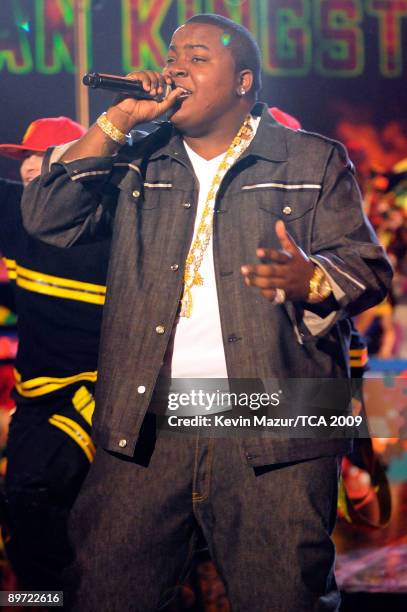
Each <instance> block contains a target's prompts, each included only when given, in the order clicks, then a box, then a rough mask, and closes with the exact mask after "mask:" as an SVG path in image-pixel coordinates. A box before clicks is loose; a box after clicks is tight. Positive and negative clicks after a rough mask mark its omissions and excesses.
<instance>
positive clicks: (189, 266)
mask: <svg viewBox="0 0 407 612" xmlns="http://www.w3.org/2000/svg"><path fill="white" fill-rule="evenodd" d="M251 119H252V118H251V115H247V117H246V118H245V120H244V122H243V123H242V125H241V126H240V129H239V131H238V133H237V134H236V136H235V138H234V139H233V141H232V143H231V145H230V146H229V148H228V150H227V151H226V153H225V155H224V157H223V159H222V161H221V162H220V164H219V167H218V169H217V171H216V174H215V177H214V179H213V181H212V185H211V187H210V189H209V192H208V195H207V198H206V202H205V206H204V209H203V211H202V216H201V219H200V221H199V225H198V229H197V232H196V235H195V238H194V240H193V243H192V246H191V248H190V249H189V253H188V256H187V258H186V261H185V271H184V291H183V294H182V299H181V317H190V316H191V314H192V288H193V287H194V286H202V285H203V278H202V275H201V274H200V273H199V268H200V267H201V264H202V260H203V258H204V255H205V253H206V250H207V248H208V245H209V243H210V240H211V237H212V230H213V211H214V206H215V199H216V194H217V192H218V189H219V187H220V184H221V182H222V179H223V177H224V176H225V174H226V172H227V171H228V170H229V168H230V167H231V166H232V165H233V164H234V162H235V161H236V160H237V158H238V157H240V155H241V154H242V153H243V151H244V150H245V149H246V148H247V147H248V146H249V144H250V142H251V140H252V139H253V136H254V130H253V127H252V125H251Z"/></svg>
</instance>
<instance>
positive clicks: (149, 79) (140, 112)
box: [107, 70, 185, 134]
mask: <svg viewBox="0 0 407 612" xmlns="http://www.w3.org/2000/svg"><path fill="white" fill-rule="evenodd" d="M126 78H127V79H133V80H135V81H141V82H142V84H143V88H144V90H145V91H146V92H148V93H150V94H151V95H152V96H157V95H158V96H159V95H162V94H163V93H164V91H165V89H166V86H167V85H172V79H171V77H169V76H168V75H163V74H161V73H159V72H155V71H154V70H142V71H140V72H131V73H130V74H128V75H127V76H126ZM184 91H185V90H184V89H183V88H182V87H176V88H175V89H173V90H172V91H171V92H170V94H169V96H168V97H167V98H166V99H165V100H163V101H162V102H156V101H154V100H136V99H135V98H123V96H120V97H118V98H117V99H116V101H115V102H114V103H113V104H112V106H110V107H109V110H108V111H107V118H108V119H109V121H111V122H112V123H113V125H114V126H115V127H116V128H117V129H119V130H120V131H121V132H124V133H125V134H127V133H128V132H130V130H131V129H133V128H134V126H136V125H137V124H139V123H146V122H148V121H154V119H157V117H160V116H161V115H163V114H164V113H166V112H168V111H169V110H170V109H171V108H172V107H173V106H174V105H175V104H176V102H177V100H178V98H179V97H180V96H181V95H182V94H183V93H184Z"/></svg>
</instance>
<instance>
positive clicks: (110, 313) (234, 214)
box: [25, 14, 391, 612]
mask: <svg viewBox="0 0 407 612" xmlns="http://www.w3.org/2000/svg"><path fill="white" fill-rule="evenodd" d="M131 78H134V79H138V80H140V81H142V83H143V87H144V89H145V90H146V91H148V92H150V93H151V94H152V95H159V94H160V93H162V91H163V90H164V88H165V86H166V84H171V85H172V87H173V89H172V91H171V93H170V95H169V96H168V97H167V98H166V99H165V100H164V101H162V102H157V101H154V100H147V101H146V100H143V101H141V100H135V99H130V98H126V99H121V100H119V101H116V102H115V103H114V104H113V105H112V106H110V107H109V109H108V110H107V112H106V113H105V114H103V115H102V116H101V117H99V119H98V120H97V122H96V124H95V125H94V126H92V127H91V129H90V130H89V131H88V133H87V134H86V135H85V136H84V137H83V138H81V139H80V140H78V141H77V142H76V143H75V144H73V145H70V146H69V147H68V148H66V147H65V148H62V149H61V148H59V149H58V148H56V149H54V151H53V152H52V153H49V154H48V159H46V160H45V162H44V165H43V173H42V176H41V179H40V180H38V181H36V182H34V183H33V184H32V185H31V186H30V188H29V190H28V194H27V207H26V209H25V223H26V226H27V228H28V229H29V231H31V232H32V233H34V234H35V235H36V236H37V237H39V238H41V239H42V240H44V241H48V242H50V243H53V244H55V245H58V246H66V247H71V246H72V245H75V244H86V243H88V242H89V241H96V240H100V239H102V238H103V237H105V236H107V235H109V234H110V233H112V240H113V242H112V254H111V259H110V272H109V276H108V290H107V300H106V306H105V311H104V322H103V326H102V339H101V349H100V358H99V377H98V388H97V395H96V406H97V408H96V413H95V417H94V432H93V434H94V438H95V440H96V442H97V444H98V450H97V452H96V458H95V460H94V463H93V465H92V467H91V470H90V473H89V476H88V478H87V480H86V482H85V486H84V488H83V490H82V493H81V495H80V497H79V500H78V502H77V504H76V506H75V508H74V516H73V524H72V534H73V540H74V545H75V549H76V561H75V565H74V568H73V571H72V572H71V574H70V577H71V580H73V582H74V583H75V591H76V595H75V603H74V604H73V606H74V608H75V609H78V610H81V611H82V612H83V611H85V610H86V611H93V610H94V611H96V610H98V611H100V610H109V611H110V610H120V611H122V610H129V611H130V610H131V611H136V610H137V611H139V612H147V611H153V610H157V609H159V608H160V607H161V606H163V605H164V603H165V602H166V601H168V600H169V599H170V596H171V591H172V589H173V587H174V586H175V585H176V584H177V583H178V582H179V580H180V579H182V577H183V575H184V574H185V572H186V571H187V569H188V565H189V561H190V557H191V554H192V552H193V550H194V547H195V545H196V541H197V536H198V534H201V535H202V534H203V535H204V537H205V539H206V542H207V544H208V547H209V550H210V553H211V555H212V558H213V559H214V561H215V563H216V566H217V568H218V570H219V572H220V575H221V576H222V578H223V580H224V583H225V585H226V589H227V592H228V596H229V598H230V601H231V605H232V609H233V610H236V611H241V612H247V611H248V610H251V611H255V612H263V611H264V612H310V611H311V610H313V611H319V612H322V611H324V612H327V611H334V610H338V609H339V594H338V589H337V586H336V583H335V578H334V574H333V564H334V546H333V544H332V541H331V539H330V535H331V533H332V529H333V527H334V522H335V514H336V501H337V478H338V465H339V458H340V456H341V455H342V454H343V453H344V452H346V451H347V450H348V448H349V443H348V441H347V440H346V439H342V440H340V439H338V440H335V439H328V438H323V437H319V438H315V439H312V438H297V439H288V438H287V437H286V438H284V437H279V438H278V439H275V438H270V437H268V436H264V435H261V434H260V433H257V432H256V431H253V432H252V433H251V434H250V435H249V436H239V435H237V436H230V437H225V436H223V437H222V438H219V437H217V436H216V435H214V434H212V433H211V431H209V428H208V429H207V430H205V431H203V432H202V431H199V430H195V431H191V432H190V435H186V436H185V435H179V436H178V437H173V436H171V435H160V432H157V431H156V430H155V419H156V414H155V412H156V410H155V408H156V406H155V397H156V396H157V395H159V394H158V393H157V388H159V387H160V386H161V387H162V385H163V382H162V381H163V380H168V379H169V386H170V388H171V386H172V385H173V383H174V384H175V381H176V380H178V379H191V378H192V379H199V378H206V379H211V378H212V379H217V380H219V379H224V380H229V381H231V380H239V381H244V380H246V379H257V380H267V379H274V378H276V379H279V380H286V379H288V378H293V379H295V378H296V379H300V378H303V379H313V378H332V379H338V380H344V379H345V380H346V378H347V377H348V375H349V374H348V364H347V339H348V334H349V326H348V325H347V322H346V320H347V318H348V317H349V316H351V315H354V314H357V313H358V312H360V311H362V310H363V309H365V308H368V307H370V306H372V305H373V304H375V303H377V302H379V301H380V300H382V299H383V297H384V295H385V293H386V290H387V288H388V286H389V284H390V280H391V269H390V266H389V264H388V262H387V260H386V258H385V255H384V253H383V250H382V248H381V247H380V246H379V244H378V242H377V240H376V238H375V237H374V234H373V232H372V230H371V228H370V226H369V224H368V222H367V221H366V219H365V217H364V215H363V213H362V209H361V203H360V193H359V190H358V188H357V186H356V183H355V180H354V177H353V174H352V170H351V164H350V162H349V160H348V158H347V155H346V152H345V151H344V149H343V147H342V146H341V145H340V144H338V143H336V142H333V141H330V140H328V139H326V138H323V137H321V136H316V135H313V134H309V133H307V132H302V131H294V130H290V129H287V128H285V127H283V126H281V125H279V124H278V123H276V122H275V121H274V120H273V118H272V117H271V116H270V115H269V113H268V110H267V107H266V106H265V105H263V104H259V103H256V99H257V94H258V91H259V89H260V86H261V77H260V53H259V49H258V46H257V44H256V42H255V40H254V39H253V37H252V35H251V34H250V33H249V32H248V31H247V30H246V29H245V28H243V27H241V26H240V25H237V24H235V23H234V22H232V21H230V20H228V19H226V18H224V17H220V16H218V15H209V14H207V15H196V16H194V17H192V18H191V19H189V20H188V21H187V22H186V24H184V25H183V26H181V27H180V28H178V29H177V30H176V31H175V33H174V35H173V37H172V40H171V44H170V47H169V51H168V59H167V62H166V65H165V67H164V70H163V72H162V74H160V73H158V72H154V71H151V70H146V71H141V72H135V73H133V74H132V75H131ZM163 113H167V114H168V116H169V117H170V121H169V123H165V124H164V125H162V126H160V127H159V128H158V129H157V130H156V131H155V132H154V133H153V134H150V135H149V136H148V137H146V138H144V139H142V140H140V141H139V142H137V143H136V144H134V145H132V144H131V138H130V137H128V136H126V135H127V134H128V133H130V132H131V130H132V129H133V128H134V127H135V126H137V125H138V124H140V123H143V122H146V121H151V120H153V119H156V118H157V117H159V116H161V115H162V114H163ZM33 202H34V203H33ZM154 391H155V394H154V396H153V393H154ZM345 408H346V407H344V409H345Z"/></svg>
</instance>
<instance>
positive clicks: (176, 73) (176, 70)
mask: <svg viewBox="0 0 407 612" xmlns="http://www.w3.org/2000/svg"><path fill="white" fill-rule="evenodd" d="M167 71H168V72H169V74H170V77H171V78H179V77H181V78H183V77H186V76H187V75H188V71H187V69H186V68H185V67H184V66H181V65H180V64H179V63H177V64H175V63H174V64H171V65H170V66H168V68H167Z"/></svg>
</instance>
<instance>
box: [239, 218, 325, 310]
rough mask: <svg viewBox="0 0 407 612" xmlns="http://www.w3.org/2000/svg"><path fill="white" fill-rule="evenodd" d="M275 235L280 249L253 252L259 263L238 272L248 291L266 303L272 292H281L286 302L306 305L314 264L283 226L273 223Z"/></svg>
mask: <svg viewBox="0 0 407 612" xmlns="http://www.w3.org/2000/svg"><path fill="white" fill-rule="evenodd" d="M276 234H277V238H278V239H279V241H280V245H281V249H265V248H261V249H257V251H256V254H257V256H258V257H259V258H260V259H261V261H262V263H260V264H256V265H244V266H242V268H241V272H242V274H243V276H244V279H245V283H246V285H248V286H249V287H258V288H259V289H260V292H261V293H262V295H264V297H265V298H267V299H268V300H270V301H273V300H274V298H275V297H276V289H277V288H279V289H284V291H285V296H286V299H287V300H292V301H306V299H307V297H308V292H309V282H310V280H311V277H312V274H313V271H314V264H313V263H312V261H310V260H309V259H308V257H307V256H306V255H305V253H304V252H303V251H302V249H300V247H299V246H298V245H297V244H296V243H295V241H294V239H293V238H292V236H290V234H289V233H288V232H287V230H286V228H285V225H284V222H283V221H281V220H280V221H277V223H276Z"/></svg>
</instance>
